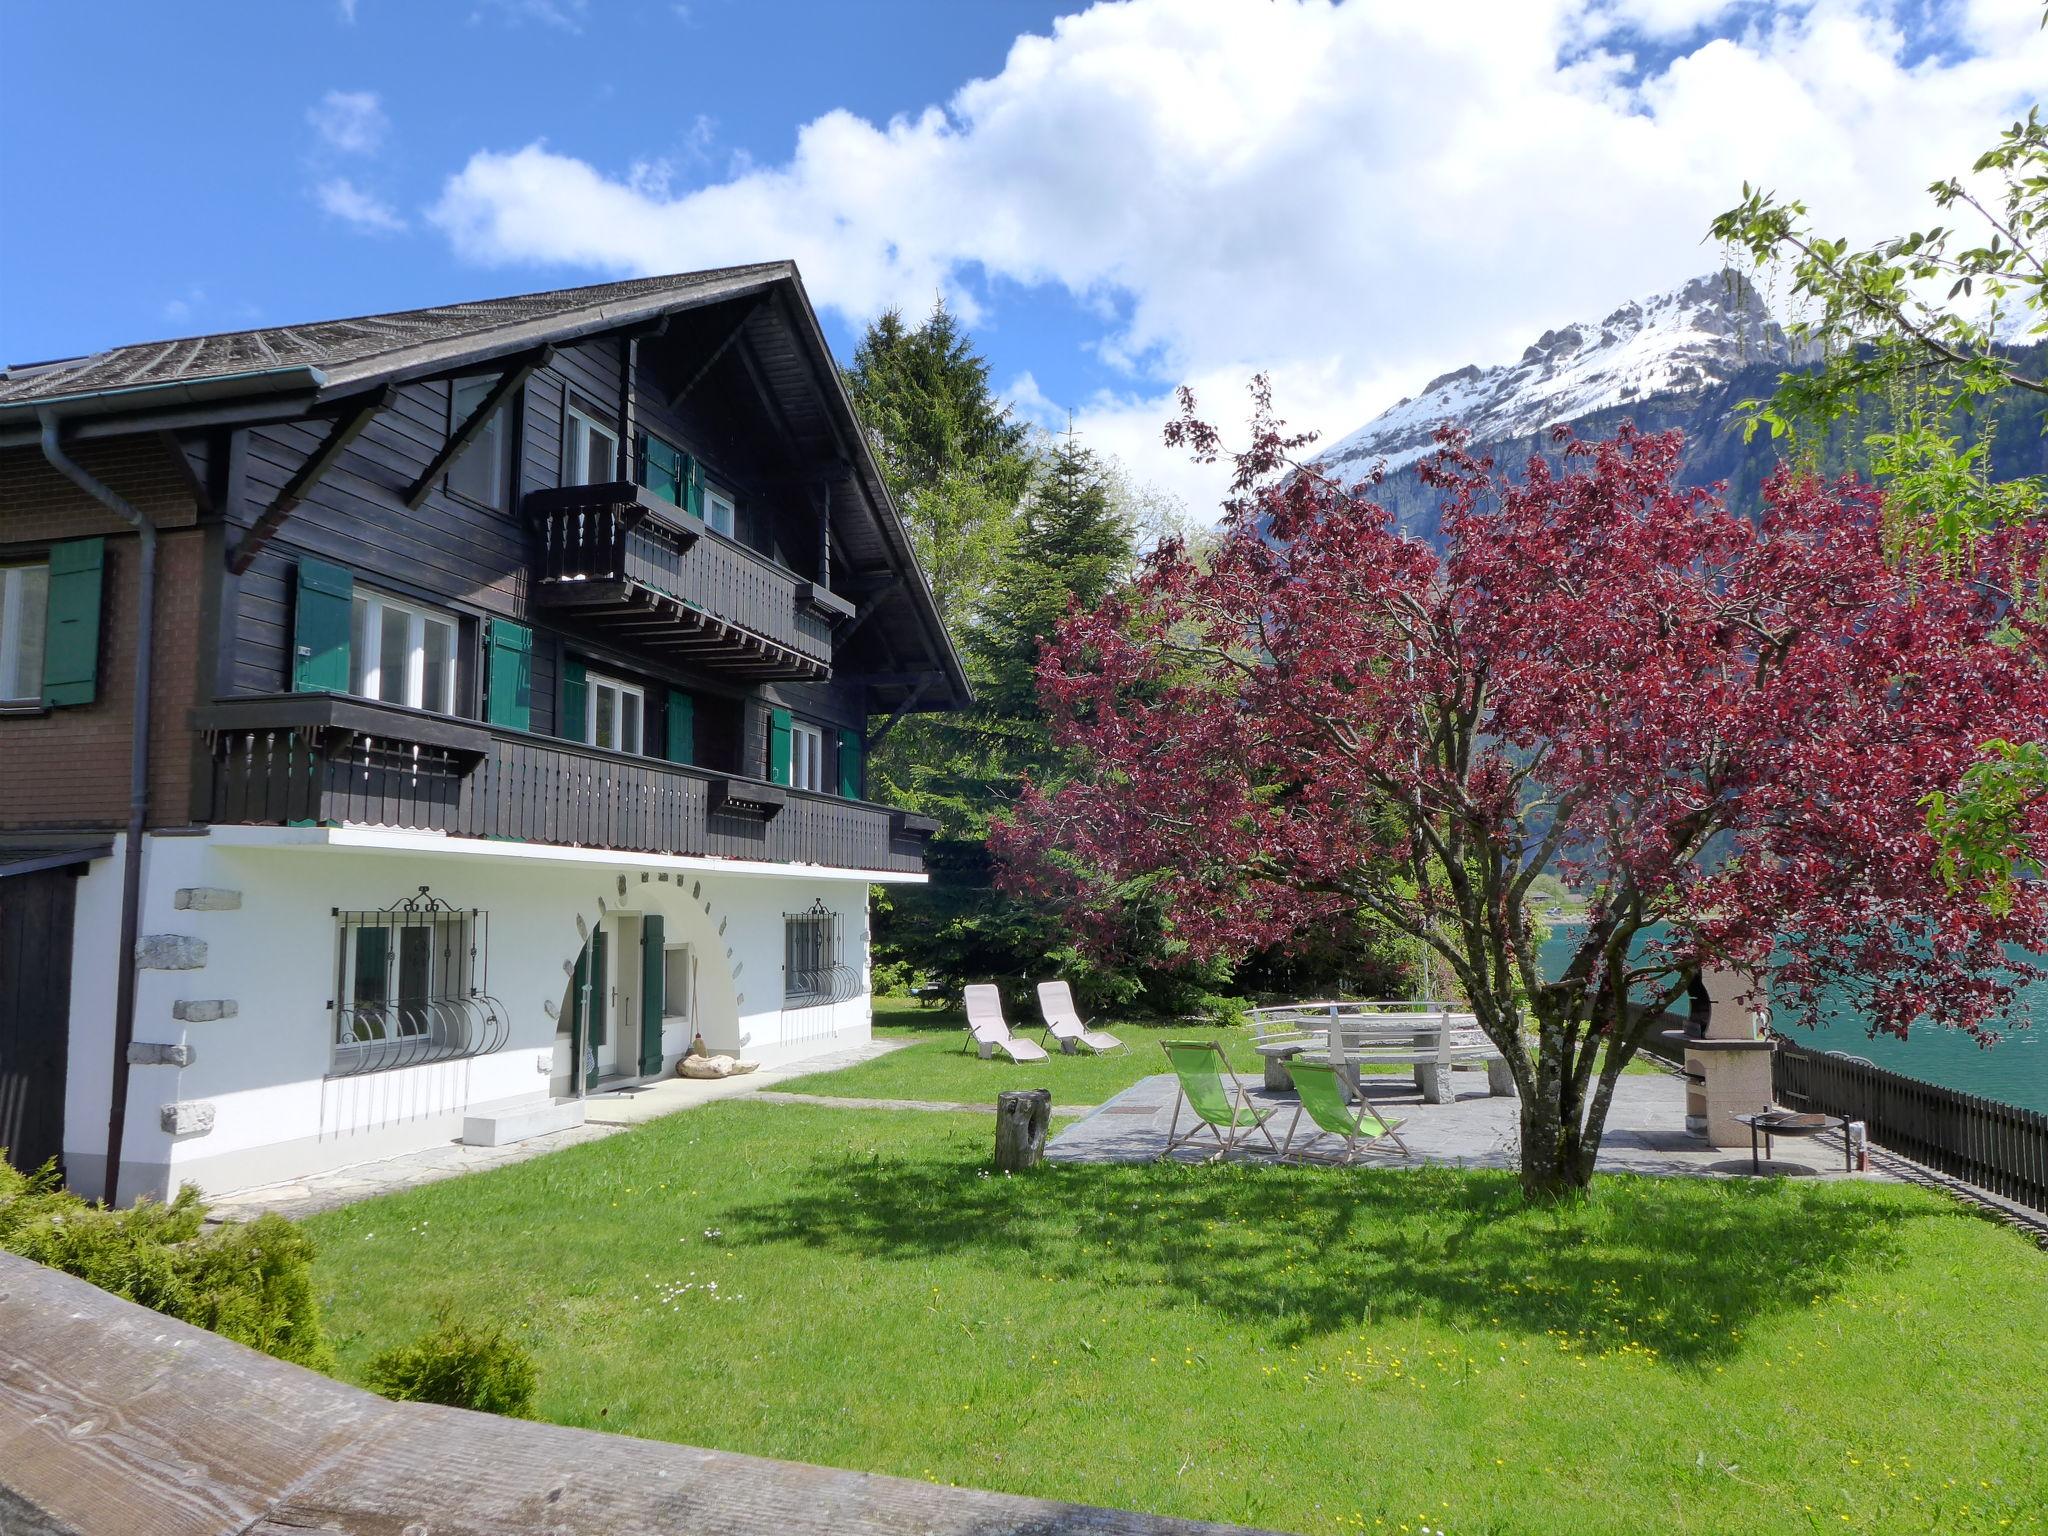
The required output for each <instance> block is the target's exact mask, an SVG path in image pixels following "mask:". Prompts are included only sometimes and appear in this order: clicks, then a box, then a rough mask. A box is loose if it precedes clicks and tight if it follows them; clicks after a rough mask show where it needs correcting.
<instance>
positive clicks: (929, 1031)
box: [776, 997, 1263, 1104]
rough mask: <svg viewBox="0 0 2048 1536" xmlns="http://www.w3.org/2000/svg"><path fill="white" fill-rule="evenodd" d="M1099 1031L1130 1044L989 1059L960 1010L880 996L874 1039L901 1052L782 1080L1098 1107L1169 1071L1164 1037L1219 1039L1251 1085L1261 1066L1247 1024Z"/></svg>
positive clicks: (831, 1089)
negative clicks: (1032, 1094) (896, 1043)
mask: <svg viewBox="0 0 2048 1536" xmlns="http://www.w3.org/2000/svg"><path fill="white" fill-rule="evenodd" d="M1100 1027H1101V1028H1103V1029H1106V1030H1108V1031H1110V1033H1112V1034H1114V1035H1116V1036H1117V1037H1118V1038H1119V1039H1121V1040H1122V1041H1123V1042H1124V1049H1122V1050H1120V1051H1110V1052H1108V1053H1107V1054H1106V1055H1102V1056H1091V1055H1088V1054H1086V1053H1082V1054H1079V1055H1074V1056H1062V1055H1061V1054H1060V1053H1059V1051H1058V1049H1057V1047H1056V1046H1054V1045H1053V1044H1051V1043H1050V1042H1048V1043H1047V1049H1048V1050H1050V1051H1051V1052H1052V1060H1050V1061H1043V1062H1030V1063H1020V1062H1014V1061H1011V1060H1009V1059H1008V1058H1007V1057H1003V1056H997V1057H995V1058H993V1059H991V1060H989V1061H983V1060H982V1059H981V1058H980V1057H979V1056H977V1055H976V1054H975V1053H974V1052H973V1051H972V1050H962V1049H961V1047H962V1046H963V1045H964V1044H965V1043H966V1041H967V1028H966V1019H965V1015H963V1014H962V1013H961V1011H960V1010H959V1009H958V1008H923V1007H919V1006H918V1005H917V1004H916V1003H913V1002H911V1001H909V1000H908V999H905V998H888V997H878V998H876V999H875V1038H876V1039H878V1040H911V1041H915V1042H916V1043H915V1044H913V1045H909V1046H906V1047H905V1048H904V1049H902V1050H900V1051H892V1052H890V1053H889V1054H888V1055H887V1056H881V1057H877V1058H876V1059H875V1060H873V1061H864V1062H862V1063H861V1064H860V1065H859V1066H857V1067H845V1068H842V1069H840V1070H839V1071H837V1072H816V1073H812V1074H810V1075H809V1076H806V1077H799V1078H793V1079H791V1080H790V1081H789V1082H786V1083H779V1084H777V1085H776V1086H777V1088H778V1089H779V1090H781V1091H782V1092H786V1093H827V1094H837V1095H839V1096H841V1097H843V1098H850V1099H936V1100H939V1101H940V1102H942V1103H948V1104H987V1103H993V1102H994V1100H995V1096H996V1095H997V1094H998V1093H999V1092H1001V1091H1002V1090H1003V1089H1005V1088H1050V1089H1051V1090H1052V1101H1053V1103H1054V1104H1100V1103H1102V1102H1103V1100H1105V1099H1107V1098H1110V1097H1111V1096H1112V1095H1114V1094H1116V1093H1119V1092H1121V1091H1122V1090H1123V1089H1125V1088H1128V1087H1130V1086H1131V1084H1133V1083H1135V1082H1137V1081H1138V1080H1139V1079H1140V1078H1145V1077H1151V1076H1153V1075H1155V1074H1157V1073H1160V1072H1165V1071H1167V1070H1168V1067H1167V1064H1166V1053H1165V1052H1164V1051H1162V1050H1160V1049H1159V1042H1160V1041H1162V1040H1216V1041H1220V1042H1222V1044H1223V1046H1224V1049H1225V1050H1226V1051H1228V1052H1229V1054H1230V1060H1231V1064H1232V1065H1233V1066H1235V1067H1236V1068H1237V1070H1238V1071H1239V1072H1241V1073H1244V1074H1247V1075H1248V1076H1249V1077H1250V1079H1251V1080H1252V1081H1253V1082H1257V1081H1259V1080H1260V1079H1261V1077H1262V1075H1263V1066H1262V1064H1261V1062H1260V1060H1259V1058H1258V1056H1257V1055H1256V1054H1255V1053H1254V1052H1253V1050H1252V1047H1251V1041H1252V1032H1251V1030H1250V1029H1248V1028H1241V1027H1240V1028H1230V1027H1225V1026H1219V1025H1215V1024H1195V1023H1187V1022H1182V1023H1176V1024H1128V1023H1124V1022H1121V1021H1117V1020H1104V1021H1103V1022H1102V1023H1101V1025H1100ZM1010 1028H1011V1030H1012V1032H1013V1033H1015V1034H1019V1035H1022V1036H1024V1037H1025V1038H1026V1039H1028V1040H1031V1041H1033V1042H1034V1043H1036V1042H1037V1041H1038V1039H1039V1031H1038V1029H1037V1028H1035V1027H1032V1028H1026V1027H1025V1025H1024V1023H1023V1021H1022V1020H1021V1019H1018V1018H1014V1017H1013V1018H1012V1019H1011V1020H1010Z"/></svg>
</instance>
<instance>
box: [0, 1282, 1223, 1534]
mask: <svg viewBox="0 0 2048 1536" xmlns="http://www.w3.org/2000/svg"><path fill="white" fill-rule="evenodd" d="M713 1347H715V1346H713ZM0 1531H5V1532H8V1533H10V1536H103V1533H104V1536H137V1533H141V1532H147V1533H149V1536H230V1533H233V1536H309V1533H321V1536H401V1533H411V1532H419V1533H431V1536H538V1533H540V1532H547V1533H549V1536H586V1533H587V1536H652V1533H654V1532H661V1533H664V1536H805V1533H819V1536H823V1533H826V1532H831V1533H834V1536H911V1533H913V1532H914V1533H917V1536H970V1533H971V1536H1112V1533H1115V1536H1225V1533H1226V1532H1232V1531H1240V1532H1241V1531H1242V1527H1238V1526H1223V1525H1212V1524H1208V1523H1206V1522H1197V1521H1186V1520H1169V1519H1164V1518H1161V1517H1157V1516H1152V1515H1137V1514H1129V1513H1125V1512H1122V1511H1118V1510H1107V1509H1095V1508H1090V1507H1087V1506H1084V1505H1079V1504H1065V1503H1060V1502H1058V1501H1055V1500H1050V1499H1027V1498H1018V1497H1015V1496H1012V1495H1008V1494H997V1493H980V1492H976V1491H973V1490H970V1489H962V1488H942V1487H939V1486H937V1485H936V1484H932V1483H921V1482H913V1481H911V1480H909V1479H907V1478H897V1477H875V1476H871V1475H869V1474H866V1473H860V1472H844V1471H838V1470H835V1469H832V1468H829V1467H813V1466H804V1465H800V1464H797V1463H793V1462H781V1461H764V1460H761V1459H760V1458H758V1457H753V1456H736V1455H733V1454H731V1453H729V1452H725V1451H707V1450H698V1449H696V1448H694V1447H691V1446H686V1445H665V1444H659V1443H657V1442H654V1441H651V1440H634V1439H631V1438H628V1437H627V1436H625V1435H607V1434H599V1433H597V1432H595V1431H592V1430H583V1429H563V1428H561V1427H559V1426H556V1425H552V1424H535V1423H530V1422H527V1421H525V1420H520V1419H500V1418H493V1417H492V1416H491V1415H489V1414H482V1413H469V1412H465V1411H464V1410H462V1409H459V1408H437V1407H432V1406H430V1405H427V1404H423V1403H393V1402H387V1401H385V1400H384V1399H383V1398H381V1397H376V1396H373V1395H371V1394H370V1393H368V1392H364V1391H361V1390H359V1389H357V1388H355V1387H350V1386H346V1385H344V1384H343V1383H341V1382H338V1381H333V1380H330V1379H329V1378H327V1377H325V1376H320V1375H316V1374H315V1373H314V1372H312V1371H308V1370H303V1369H301V1368H300V1367H298V1366H296V1365H287V1364H285V1363H284V1362H283V1361H281V1360H273V1359H271V1358H270V1356H268V1355H262V1354H258V1353H257V1352H256V1351H254V1350H252V1349H245V1348H244V1347H243V1346H241V1345H240V1344H233V1343H230V1342H229V1341H228V1340H226V1339H223V1338H220V1337H218V1336H217V1335H214V1334H211V1333H206V1332H204V1331H202V1330H200V1329H198V1328H193V1327H190V1326H189V1325H187V1324H185V1323H180V1322H175V1321H173V1320H172V1319H170V1318H167V1317H164V1316H162V1315H161V1314H159V1313H156V1312H151V1311H148V1310H146V1309H145V1308H142V1307H138V1306H136V1305H134V1304H133V1303H132V1302H126V1301H122V1300H121V1299H120V1298H119V1297H116V1296H111V1295H109V1294H108V1293H107V1292H105V1291H102V1290H99V1289H98V1288H97V1287H94V1286H91V1285H88V1284H87V1283H86V1282H85V1281H83V1280H76V1279H73V1278H72V1277H71V1276H69V1275H64V1274H59V1273H58V1272H57V1271H55V1270H50V1269H45V1268H43V1267H42V1266H41V1265H40V1264H33V1263H30V1262H29V1261H28V1260H26V1259H20V1258H16V1257H14V1256H13V1255H12V1254H0Z"/></svg>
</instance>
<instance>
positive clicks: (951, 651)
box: [789, 265, 974, 708]
mask: <svg viewBox="0 0 2048 1536" xmlns="http://www.w3.org/2000/svg"><path fill="white" fill-rule="evenodd" d="M789 279H790V286H791V287H792V288H794V289H795V290H796V296H797V299H798V300H799V303H798V305H797V309H798V310H799V312H800V313H801V314H802V315H803V317H804V321H805V324H806V325H807V326H808V327H809V330H810V335H809V337H808V338H807V339H808V340H809V341H810V343H811V344H812V345H814V346H815V347H816V348H817V349H818V352H819V354H820V355H821V356H822V357H823V358H824V359H825V363H826V367H825V369H824V375H825V376H826V377H828V378H829V379H830V380H831V384H830V389H831V394H832V399H831V402H830V408H832V409H835V410H837V411H838V412H839V413H840V416H841V418H842V420H843V421H844V423H845V426H846V428H847V436H848V437H849V438H850V439H851V440H852V443H853V447H854V452H855V453H856V454H858V455H859V464H858V466H857V467H858V469H859V471H860V475H861V478H862V480H863V481H864V482H865V484H866V486H867V492H868V495H869V497H870V498H871V499H872V500H873V502H874V504H875V506H877V507H878V508H880V509H881V516H880V517H879V518H877V519H876V521H878V522H879V523H880V524H881V525H882V537H883V538H885V539H887V540H888V541H889V543H890V544H891V545H892V546H893V547H894V548H895V550H896V553H897V555H898V556H899V558H900V559H901V561H902V569H903V570H904V571H906V572H908V573H910V574H911V575H912V576H914V577H915V578H916V579H915V580H912V581H907V582H905V583H904V585H905V586H907V587H909V588H910V589H911V601H912V602H913V603H914V604H915V605H916V606H917V609H918V614H919V617H920V618H922V619H923V621H924V626H925V629H926V631H927V633H928V635H929V637H930V638H931V639H932V641H933V642H934V644H935V646H936V648H937V650H938V653H939V660H940V663H941V666H942V669H943V670H944V672H945V674H946V681H947V683H948V685H949V687H950V688H951V691H952V694H953V703H954V707H955V708H965V707H966V706H968V705H969V704H972V703H973V702H974V688H973V685H972V684H970V683H969V682H968V680H967V668H966V666H965V665H964V664H963V663H962V662H961V660H960V653H959V651H958V650H957V649H955V648H954V645H953V637H952V636H951V635H950V634H948V633H947V632H946V621H945V620H944V619H943V618H942V617H940V614H939V603H938V599H937V597H935V596H934V595H933V593H932V585H931V577H930V576H929V575H927V574H926V573H925V569H924V567H923V566H922V565H921V564H919V563H918V559H917V550H916V548H915V547H914V546H913V545H912V544H911V542H910V530H909V529H908V528H907V527H906V526H905V525H904V522H903V514H902V513H900V512H898V511H897V510H896V499H895V498H894V497H893V496H891V495H890V494H889V483H888V482H887V481H886V480H884V479H883V478H882V470H881V466H880V465H878V464H877V463H876V462H875V456H874V452H873V450H872V449H871V448H870V447H869V445H868V436H867V431H866V429H865V428H864V427H862V425H861V420H860V415H859V413H858V412H857V411H855V410H854V408H853V400H852V398H851V397H850V396H848V394H847V393H846V382H845V380H844V379H842V378H841V377H840V374H839V366H838V364H837V362H836V361H835V360H834V359H833V356H832V348H831V346H830V345H829V344H827V342H826V340H825V334H824V332H823V331H822V330H820V329H819V326H818V313H817V311H816V310H815V309H813V308H812V307H811V296H810V295H809V294H808V293H807V292H805V290H804V280H803V277H802V276H801V275H800V274H799V273H798V272H797V270H796V268H795V267H794V265H792V266H791V267H790V272H789Z"/></svg>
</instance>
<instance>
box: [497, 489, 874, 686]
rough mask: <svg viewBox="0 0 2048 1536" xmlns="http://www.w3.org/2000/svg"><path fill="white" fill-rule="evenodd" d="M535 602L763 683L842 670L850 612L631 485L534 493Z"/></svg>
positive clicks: (628, 641) (621, 638)
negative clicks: (839, 655)
mask: <svg viewBox="0 0 2048 1536" xmlns="http://www.w3.org/2000/svg"><path fill="white" fill-rule="evenodd" d="M526 515H527V519H528V521H529V522H530V523H531V524H532V526H533V529H534V532H535V535H536V537H537V538H538V539H539V540H540V562H539V567H538V569H537V570H536V572H535V577H534V585H533V594H532V595H533V600H534V602H535V603H536V604H537V605H539V606H542V607H549V608H556V609H571V610H574V611H575V612H576V613H577V614H578V615H579V616H580V617H581V618H583V619H584V620H586V621H587V622H588V623H590V624H591V625H593V626H595V627H596V628H598V629H600V630H602V631H604V632H605V633H606V634H607V635H608V636H609V637H610V638H612V639H614V640H616V641H618V642H619V643H621V644H623V645H627V646H633V647H641V648H645V649H649V650H654V651H659V652H663V653H665V654H667V655H670V656H674V657H677V658H680V659H684V660H688V661H692V662H695V663H698V664H701V665H705V666H712V667H716V668H718V669H719V670H720V671H723V672H726V673H728V674H730V675H732V676H734V677H740V678H746V679H750V680H754V681H763V682H765V681H773V680H798V681H815V680H818V679H821V678H825V677H828V676H830V675H831V671H832V626H833V622H834V620H835V619H837V618H839V617H841V616H842V615H843V614H844V613H846V612H848V611H849V609H848V606H847V604H846V603H845V602H844V600H842V599H841V598H839V597H837V596H835V595H834V594H833V593H831V592H827V591H823V590H821V589H818V588H815V587H814V586H813V584H812V583H810V582H808V581H805V580H803V579H802V578H801V577H799V576H797V575H796V574H795V573H794V572H791V571H787V570H784V569H783V568H782V567H781V566H779V565H777V564H776V563H775V562H774V561H772V560H768V559H765V558H763V557H762V556H760V555H757V554H755V553H754V552H753V551H752V550H750V549H748V548H746V547H745V546H743V545H741V544H737V543H735V542H734V541H733V540H731V539H728V538H726V537H725V536H724V535H723V534H718V533H714V532H712V531H711V530H710V529H708V528H706V527H705V526H704V525H703V524H702V523H699V522H698V521H697V520H696V519H695V518H692V517H688V516H683V515H678V514H677V513H676V510H675V509H674V508H673V507H671V506H670V505H669V504H668V503H667V502H665V501H663V500H662V499H661V498H660V497H658V496H656V495H655V494H654V493H653V492H651V491H648V490H646V489H644V488H643V487H641V486H638V485H634V484H632V483H631V482H630V481H624V480H621V481H616V482H613V483H611V484H607V485H568V486H562V487H560V488H559V489H555V490H544V491H533V492H531V493H529V494H528V496H527V498H526Z"/></svg>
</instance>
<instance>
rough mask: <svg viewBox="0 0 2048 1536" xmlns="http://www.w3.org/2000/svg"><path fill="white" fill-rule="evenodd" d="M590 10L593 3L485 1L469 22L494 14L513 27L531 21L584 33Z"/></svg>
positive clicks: (582, 0) (569, 0)
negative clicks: (584, 25)
mask: <svg viewBox="0 0 2048 1536" xmlns="http://www.w3.org/2000/svg"><path fill="white" fill-rule="evenodd" d="M589 10H590V0H483V4H482V5H481V6H479V7H478V9H477V10H476V11H474V12H472V13H471V15H470V20H471V21H480V20H482V19H483V18H484V16H486V15H495V16H497V17H498V18H499V19H500V20H503V21H506V22H509V23H511V24H512V25H513V26H518V25H519V24H520V23H521V22H527V21H532V22H538V23H540V24H541V25H542V26H546V27H555V28H558V29H559V30H561V31H563V32H581V31H582V30H583V19H584V17H585V16H586V15H587V14H588V12H589Z"/></svg>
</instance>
